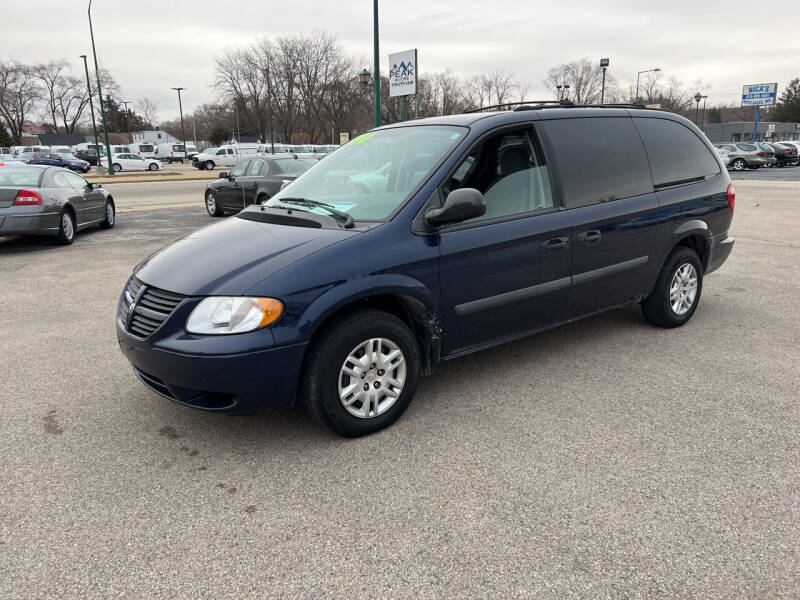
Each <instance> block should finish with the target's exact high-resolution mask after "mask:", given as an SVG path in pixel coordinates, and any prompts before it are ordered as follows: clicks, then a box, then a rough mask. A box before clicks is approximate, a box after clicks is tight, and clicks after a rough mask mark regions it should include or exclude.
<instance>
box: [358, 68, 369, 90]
mask: <svg viewBox="0 0 800 600" xmlns="http://www.w3.org/2000/svg"><path fill="white" fill-rule="evenodd" d="M371 77H372V73H370V72H369V71H367V70H366V69H363V70H362V71H361V73H359V74H358V80H359V81H360V82H361V85H364V86H367V85H369V80H370V78H371Z"/></svg>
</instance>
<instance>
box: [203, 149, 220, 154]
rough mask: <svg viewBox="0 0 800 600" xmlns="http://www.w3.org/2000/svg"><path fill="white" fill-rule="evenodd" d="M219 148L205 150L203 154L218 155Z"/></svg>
mask: <svg viewBox="0 0 800 600" xmlns="http://www.w3.org/2000/svg"><path fill="white" fill-rule="evenodd" d="M217 150H219V148H206V149H205V150H203V154H216V153H217Z"/></svg>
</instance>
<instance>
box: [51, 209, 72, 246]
mask: <svg viewBox="0 0 800 600" xmlns="http://www.w3.org/2000/svg"><path fill="white" fill-rule="evenodd" d="M74 239H75V217H73V216H72V213H71V212H70V211H68V210H67V209H63V210H62V211H61V216H60V217H59V218H58V233H57V234H56V244H59V245H61V246H69V245H70V244H71V243H72V241H73V240H74Z"/></svg>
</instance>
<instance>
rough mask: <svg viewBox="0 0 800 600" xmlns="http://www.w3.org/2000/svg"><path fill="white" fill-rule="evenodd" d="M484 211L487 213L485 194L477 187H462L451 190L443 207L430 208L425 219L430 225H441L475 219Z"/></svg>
mask: <svg viewBox="0 0 800 600" xmlns="http://www.w3.org/2000/svg"><path fill="white" fill-rule="evenodd" d="M484 213H486V202H485V201H484V199H483V194H481V193H480V192H479V191H478V190H476V189H475V188H462V189H460V190H453V191H452V192H450V193H449V194H448V195H447V198H446V199H445V201H444V206H442V207H441V208H429V209H428V210H427V211H426V212H425V220H426V221H427V222H428V225H431V226H433V227H439V226H441V225H447V224H448V223H458V222H460V221H466V220H467V219H474V218H475V217H480V216H482V215H483V214H484Z"/></svg>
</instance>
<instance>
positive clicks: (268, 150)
mask: <svg viewBox="0 0 800 600" xmlns="http://www.w3.org/2000/svg"><path fill="white" fill-rule="evenodd" d="M288 152H289V146H287V145H285V144H275V154H286V153H288ZM258 153H259V154H272V144H259V145H258Z"/></svg>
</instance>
